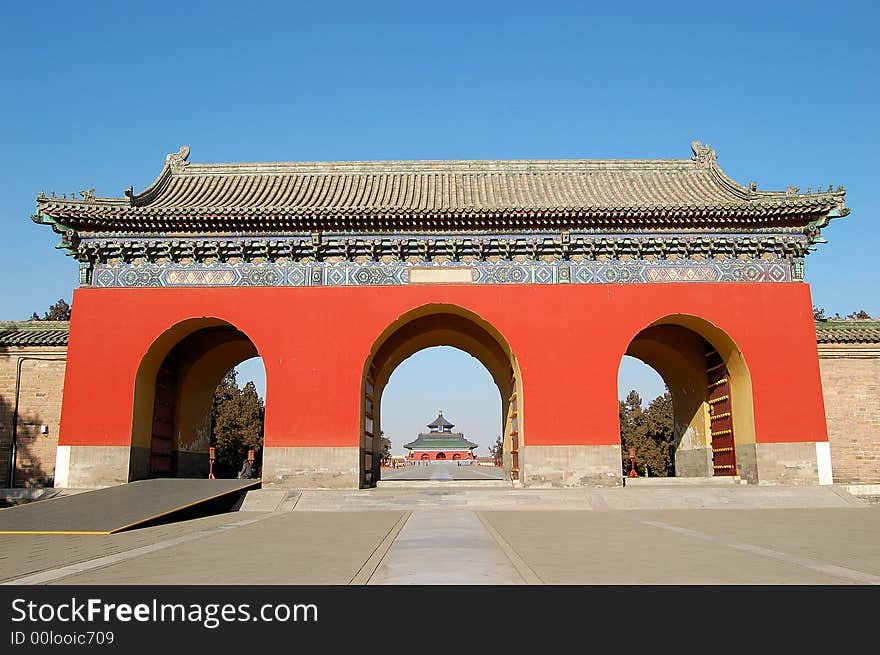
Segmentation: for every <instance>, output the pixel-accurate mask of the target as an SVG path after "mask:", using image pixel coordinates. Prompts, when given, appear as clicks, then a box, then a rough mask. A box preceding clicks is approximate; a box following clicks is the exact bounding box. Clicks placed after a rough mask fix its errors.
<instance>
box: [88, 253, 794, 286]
mask: <svg viewBox="0 0 880 655" xmlns="http://www.w3.org/2000/svg"><path fill="white" fill-rule="evenodd" d="M426 270H436V271H438V272H439V271H443V270H449V271H465V272H467V271H470V275H469V276H468V275H463V276H462V275H457V276H455V278H454V279H455V283H457V284H461V283H472V284H657V283H667V282H695V283H696V282H790V281H792V279H793V277H792V269H791V263H790V262H789V261H788V260H785V259H760V260H708V261H706V260H704V261H695V260H684V259H682V260H656V261H647V260H630V261H619V260H618V261H583V262H572V261H554V262H545V261H523V262H517V261H503V260H502V261H494V262H492V261H475V262H453V261H446V262H421V263H406V262H373V261H367V262H350V261H338V262H332V263H331V262H311V263H284V264H276V263H268V262H265V263H258V264H257V263H235V264H230V263H220V262H214V263H188V264H180V263H163V264H151V263H139V264H134V263H116V264H97V265H96V266H95V268H94V271H93V273H92V286H95V287H104V288H106V287H253V286H264V287H278V286H282V287H283V286H289V287H302V286H395V285H405V284H410V283H424V280H426V279H430V278H429V277H428V276H417V275H414V272H418V273H421V272H423V271H426ZM411 278H412V279H411ZM433 279H436V280H437V281H439V282H443V281H445V280H446V278H445V277H444V276H434V278H433ZM450 279H451V278H450Z"/></svg>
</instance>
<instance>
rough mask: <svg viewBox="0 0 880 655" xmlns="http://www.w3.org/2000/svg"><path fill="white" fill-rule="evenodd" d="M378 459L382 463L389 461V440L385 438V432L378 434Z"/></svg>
mask: <svg viewBox="0 0 880 655" xmlns="http://www.w3.org/2000/svg"><path fill="white" fill-rule="evenodd" d="M379 457H380V458H381V460H382V461H383V462H386V461H388V460H389V459H391V439H389V438H388V437H386V436H385V430H382V432H380V433H379Z"/></svg>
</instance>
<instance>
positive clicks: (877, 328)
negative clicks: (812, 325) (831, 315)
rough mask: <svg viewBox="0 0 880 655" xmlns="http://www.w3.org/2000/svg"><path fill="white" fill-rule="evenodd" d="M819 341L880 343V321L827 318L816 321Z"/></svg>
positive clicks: (817, 339)
mask: <svg viewBox="0 0 880 655" xmlns="http://www.w3.org/2000/svg"><path fill="white" fill-rule="evenodd" d="M816 341H817V342H818V343H880V321H877V320H858V319H841V320H835V319H827V320H820V321H816Z"/></svg>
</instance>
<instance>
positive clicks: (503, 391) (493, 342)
mask: <svg viewBox="0 0 880 655" xmlns="http://www.w3.org/2000/svg"><path fill="white" fill-rule="evenodd" d="M435 346H451V347H453V348H457V349H458V350H462V351H464V352H466V353H468V354H469V355H471V356H472V357H475V358H476V359H477V360H479V361H480V363H482V365H483V366H484V367H485V368H486V370H487V371H488V372H489V374H490V375H491V377H492V380H493V381H494V383H495V385H496V386H497V387H498V391H499V394H500V397H501V417H502V422H503V425H502V430H503V433H502V434H503V435H504V437H503V441H504V458H503V463H504V469H505V475H506V476H507V477H508V478H509V479H512V480H517V479H519V478H520V469H521V467H522V446H523V428H522V426H523V409H522V401H521V398H522V380H521V377H520V375H519V368H518V365H517V362H516V358H515V357H514V355H513V353H512V352H511V349H510V346H509V345H508V343H507V340H506V339H505V338H504V337H503V336H502V335H501V334H500V332H498V330H496V329H495V328H494V327H493V326H491V325H490V324H489V323H488V322H487V321H485V320H483V319H482V318H481V317H479V316H478V315H477V314H475V313H473V312H471V311H468V310H466V309H464V308H462V307H459V306H456V305H445V304H444V305H424V306H422V307H419V308H417V309H414V310H412V311H410V312H407V313H406V314H404V315H403V316H401V317H400V318H398V319H397V320H395V321H394V322H393V323H392V324H391V325H390V326H388V328H386V329H385V330H384V331H383V332H382V334H380V335H379V337H378V338H377V339H376V340H375V341H374V344H373V347H372V348H371V349H370V354H369V356H368V357H367V361H366V363H365V365H364V372H363V381H362V387H361V391H362V398H363V403H362V412H361V413H362V424H361V425H362V429H361V441H360V468H361V486H364V487H369V486H373V485H374V484H375V482H376V481H377V480H378V479H379V475H380V470H381V469H380V467H379V459H380V457H379V439H378V435H380V434H381V433H382V430H381V405H382V394H383V392H384V390H385V387H386V385H387V384H388V381H389V379H390V377H391V374H392V373H393V372H394V370H395V369H396V368H397V367H398V366H399V365H400V364H401V363H402V362H403V361H404V360H405V359H407V358H408V357H411V356H412V355H414V354H415V353H417V352H419V351H421V350H424V349H426V348H432V347H435Z"/></svg>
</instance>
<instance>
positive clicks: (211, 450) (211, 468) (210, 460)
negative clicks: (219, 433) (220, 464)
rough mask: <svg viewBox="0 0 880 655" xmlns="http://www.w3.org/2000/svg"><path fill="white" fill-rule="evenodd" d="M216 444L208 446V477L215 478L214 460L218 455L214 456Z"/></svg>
mask: <svg viewBox="0 0 880 655" xmlns="http://www.w3.org/2000/svg"><path fill="white" fill-rule="evenodd" d="M214 452H215V451H214V446H211V447H210V448H208V479H209V480H213V479H214V460H215V459H216V457H215V456H214Z"/></svg>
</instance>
